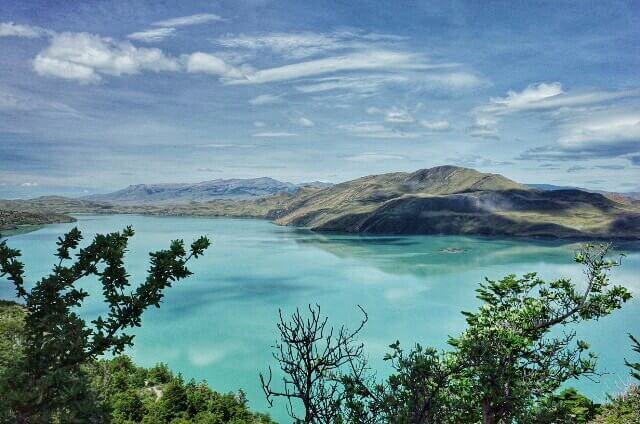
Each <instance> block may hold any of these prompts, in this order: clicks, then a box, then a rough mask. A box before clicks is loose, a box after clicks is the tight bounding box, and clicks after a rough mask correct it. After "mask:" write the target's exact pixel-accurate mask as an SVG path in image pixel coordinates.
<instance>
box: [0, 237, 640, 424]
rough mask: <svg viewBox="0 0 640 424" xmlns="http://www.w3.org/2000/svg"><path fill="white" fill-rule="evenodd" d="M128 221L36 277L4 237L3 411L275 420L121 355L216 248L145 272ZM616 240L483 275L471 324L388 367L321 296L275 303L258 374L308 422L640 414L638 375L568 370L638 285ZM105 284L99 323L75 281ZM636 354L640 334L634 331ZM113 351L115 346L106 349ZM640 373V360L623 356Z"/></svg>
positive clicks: (10, 415) (176, 420)
mask: <svg viewBox="0 0 640 424" xmlns="http://www.w3.org/2000/svg"><path fill="white" fill-rule="evenodd" d="M133 234H134V233H133V230H132V229H131V228H125V229H124V230H123V231H122V232H114V233H110V234H106V235H97V236H96V237H95V238H94V239H93V240H92V242H91V243H89V245H88V246H86V247H84V248H82V249H79V244H80V242H81V241H82V234H81V233H80V231H78V230H77V229H73V230H71V231H70V232H69V233H67V234H66V235H64V236H63V237H60V238H59V240H58V243H57V246H58V249H57V252H56V256H57V259H58V260H57V263H56V264H55V265H54V267H53V271H52V273H51V274H50V275H49V276H47V277H45V278H43V279H41V280H40V281H38V282H37V283H36V284H35V285H34V286H33V287H32V288H30V289H29V287H27V285H26V284H25V280H24V267H23V264H22V263H21V262H20V260H19V258H20V256H21V253H20V252H19V251H17V250H15V249H12V248H10V247H9V246H8V245H7V243H6V241H4V240H3V241H0V277H6V278H7V279H8V280H9V281H10V282H11V283H12V284H13V285H14V287H15V289H16V293H17V295H18V297H19V298H20V299H21V300H22V301H23V302H24V305H19V304H16V303H12V302H6V301H2V302H0V421H1V422H17V423H21V424H23V423H29V424H40V423H56V424H57V423H60V424H62V423H73V422H95V423H109V422H110V423H120V424H124V423H127V424H131V423H147V424H151V423H160V424H181V423H182V424H187V423H208V424H213V423H215V424H218V423H219V424H222V423H235V424H244V423H246V424H249V423H271V422H272V421H271V419H270V418H269V417H268V416H267V415H263V414H256V413H253V412H251V411H250V410H249V409H248V407H247V400H246V398H245V396H244V394H243V393H242V392H239V393H237V394H234V393H229V394H220V393H217V392H215V391H213V390H211V389H210V388H209V387H208V385H207V384H206V382H197V381H195V380H191V381H188V382H185V381H184V379H183V378H182V377H181V376H180V375H175V374H174V373H173V372H171V371H170V370H169V369H168V368H167V366H166V365H163V364H159V365H157V366H155V367H153V368H149V369H145V368H142V367H138V366H136V365H134V364H133V362H132V361H131V359H130V358H128V357H126V356H119V355H121V353H122V352H123V350H124V349H125V348H126V347H127V346H131V345H132V343H133V336H131V335H129V334H127V333H125V332H124V331H126V330H127V329H128V328H131V327H135V326H139V325H140V324H141V317H142V314H143V313H144V311H145V310H146V309H147V308H148V307H150V306H152V305H153V306H156V307H159V304H160V302H161V300H162V297H163V292H164V290H165V289H166V288H168V287H170V286H171V285H172V284H173V283H175V282H177V281H178V280H181V279H183V278H186V277H188V276H189V275H190V271H189V269H188V268H187V263H188V262H189V261H190V260H191V259H192V258H198V257H199V256H201V255H202V254H203V253H204V252H205V250H206V249H207V248H208V247H209V244H210V243H209V240H208V239H207V238H205V237H202V238H199V239H197V240H196V241H194V242H193V243H192V244H191V246H190V249H189V250H187V249H186V248H185V246H184V242H183V241H181V240H176V241H173V242H172V243H171V245H170V247H169V248H168V249H166V250H160V251H157V252H154V253H151V254H150V262H151V265H150V268H149V271H148V275H147V278H146V279H145V280H144V281H143V282H141V283H140V284H137V285H133V284H132V283H131V282H130V281H129V275H128V273H127V271H126V269H125V267H124V261H123V259H124V255H125V253H126V251H127V245H128V241H129V239H130V237H132V236H133ZM608 251H609V246H608V245H585V246H583V248H582V249H580V250H579V251H578V252H577V254H576V257H575V260H576V262H577V263H579V264H581V265H582V266H583V267H584V269H585V277H586V281H584V282H582V284H576V283H574V282H573V281H571V280H569V279H564V278H561V279H558V280H554V281H544V280H542V279H540V278H538V277H537V276H536V274H534V273H532V274H526V275H524V276H522V277H516V276H515V275H509V276H507V277H505V278H503V279H501V280H499V281H491V280H487V281H486V282H485V283H484V284H481V285H480V288H479V289H478V290H477V292H478V295H477V297H478V299H479V300H480V301H481V302H482V304H481V306H480V307H479V308H478V310H477V311H475V312H463V314H464V315H465V317H466V320H467V329H466V330H465V331H464V332H463V333H462V334H460V335H459V336H458V337H455V338H452V339H450V340H449V345H450V346H451V348H450V349H449V350H447V351H438V350H436V349H433V348H429V347H423V346H421V345H416V346H414V347H413V348H412V349H410V350H408V351H405V350H404V349H403V348H402V347H401V345H400V342H395V343H393V344H392V345H390V348H391V352H390V353H389V354H387V355H386V357H385V358H384V359H385V360H386V361H388V362H389V363H390V365H391V368H392V372H391V374H390V375H388V376H387V377H386V378H384V379H382V380H380V379H379V378H378V377H377V375H376V374H375V372H374V371H373V370H371V369H370V367H369V365H368V363H367V360H366V355H365V352H364V345H363V344H362V343H359V342H358V335H359V333H360V331H361V330H362V329H363V327H364V326H365V324H366V323H367V321H368V316H367V314H366V312H365V311H364V310H362V312H363V314H364V318H363V319H362V321H361V322H360V325H359V326H357V327H356V328H355V330H349V329H347V328H346V327H344V326H341V327H337V328H334V327H331V326H329V325H328V318H327V317H323V316H322V314H321V310H320V307H319V306H316V307H311V306H309V308H308V312H307V313H303V312H301V311H300V310H296V312H295V313H294V314H293V315H292V316H291V317H289V318H285V316H284V315H283V314H282V313H281V314H280V322H279V323H278V326H277V327H278V330H279V332H280V339H279V340H278V341H277V343H276V344H275V345H274V349H275V351H274V355H273V356H274V358H275V359H276V361H277V362H278V365H279V366H280V368H281V374H279V375H281V376H282V379H281V380H280V381H281V384H280V385H277V383H276V382H274V381H273V376H274V373H273V372H272V370H271V368H269V371H268V374H264V375H262V374H261V375H260V379H261V382H262V386H263V389H264V392H265V395H266V396H267V400H268V401H269V402H270V403H271V402H274V401H276V400H284V402H285V405H286V406H287V410H288V412H289V414H290V416H291V417H292V418H293V419H294V421H295V422H297V423H305V424H316V423H322V424H340V423H359V424H376V423H381V424H382V423H398V424H405V423H406V424H454V423H455V424H477V423H483V424H507V423H513V424H524V423H532V424H552V423H566V424H579V423H596V424H609V423H623V424H624V423H637V422H638V420H639V419H640V415H639V414H640V394H639V391H638V388H637V387H636V386H630V388H629V389H628V390H627V392H625V393H623V394H620V395H617V396H613V397H611V398H610V400H609V402H607V403H606V404H605V405H597V404H594V403H593V402H592V401H591V400H589V399H587V398H586V397H584V396H582V395H581V394H580V393H578V392H577V391H576V390H574V389H566V390H562V391H560V390H561V389H562V387H563V386H564V385H565V384H566V382H568V381H570V380H571V379H575V378H579V377H583V376H594V375H597V368H596V356H595V354H593V353H592V352H590V350H589V346H588V344H587V343H586V342H584V341H582V340H577V339H576V334H575V332H574V331H573V329H572V326H574V325H575V324H578V323H586V322H589V321H594V320H598V319H600V318H602V317H605V316H607V315H609V314H611V313H612V312H614V311H615V310H617V309H619V308H621V307H622V305H623V304H624V303H625V302H627V301H628V300H629V299H630V298H631V295H630V293H629V292H628V291H627V290H626V289H625V288H624V287H622V286H619V285H612V284H611V283H610V281H609V271H610V270H611V269H612V268H614V267H615V266H617V265H619V262H618V261H615V260H611V259H609V258H608V256H607V255H608ZM90 276H93V277H94V278H95V279H97V281H99V282H100V284H101V286H102V292H103V295H104V299H105V304H106V306H107V309H108V314H107V315H106V316H98V317H96V318H95V319H94V320H92V321H91V325H88V324H87V323H86V322H85V321H84V320H83V319H81V318H80V317H79V316H78V315H77V314H76V312H75V311H76V308H78V307H80V306H81V305H82V303H83V301H84V300H85V299H86V297H87V296H88V293H87V292H86V291H84V290H83V289H82V288H80V287H79V286H78V284H79V281H80V280H82V279H84V278H86V277H90ZM631 340H632V342H633V343H634V349H635V351H636V352H640V346H639V345H638V340H637V339H635V338H633V337H631ZM105 353H112V354H114V355H116V356H115V357H114V358H113V359H100V356H102V355H103V354H105ZM627 365H628V366H629V367H630V370H631V374H632V375H633V376H634V377H636V378H637V377H638V373H637V372H638V363H637V362H629V361H627Z"/></svg>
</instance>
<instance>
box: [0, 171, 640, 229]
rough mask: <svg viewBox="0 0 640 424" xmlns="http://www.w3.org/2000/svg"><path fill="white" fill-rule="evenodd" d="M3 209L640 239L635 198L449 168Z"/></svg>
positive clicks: (150, 188) (144, 191) (149, 189)
mask: <svg viewBox="0 0 640 424" xmlns="http://www.w3.org/2000/svg"><path fill="white" fill-rule="evenodd" d="M0 210H17V211H22V212H40V213H67V214H68V213H77V212H90V213H140V214H150V215H181V216H229V217H255V218H263V219H269V220H272V221H274V222H275V223H277V224H280V225H292V226H299V227H306V228H310V229H312V230H315V231H338V232H347V233H359V234H464V235H490V236H522V237H555V238H567V239H575V238H582V239H629V240H640V202H638V201H633V200H632V199H630V198H629V197H625V196H620V195H618V194H616V193H606V194H600V193H594V192H588V191H583V190H578V189H574V188H564V187H558V186H549V185H544V186H534V187H532V186H528V185H524V184H520V183H517V182H515V181H512V180H510V179H508V178H506V177H504V176H502V175H499V174H487V173H482V172H478V171H476V170H473V169H468V168H461V167H455V166H439V167H435V168H430V169H421V170H418V171H416V172H411V173H407V172H396V173H389V174H381V175H371V176H366V177H362V178H358V179H355V180H352V181H346V182H343V183H340V184H335V185H332V184H326V183H309V184H298V185H296V184H291V183H283V182H280V181H277V180H274V179H271V178H258V179H252V180H215V181H209V182H204V183H198V184H157V185H155V184H154V185H136V186H130V187H128V188H126V189H124V190H120V191H117V192H114V193H110V194H106V195H94V196H87V197H86V198H83V199H69V198H64V197H55V196H50V197H41V198H36V199H30V200H19V201H0Z"/></svg>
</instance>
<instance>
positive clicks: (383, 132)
mask: <svg viewBox="0 0 640 424" xmlns="http://www.w3.org/2000/svg"><path fill="white" fill-rule="evenodd" d="M338 128H340V129H343V130H346V131H348V132H350V133H351V134H353V135H355V136H356V137H368V138H416V137H419V136H421V134H419V133H416V132H407V131H403V130H400V129H397V128H389V127H386V126H384V125H382V124H380V123H377V122H371V121H363V122H358V123H356V124H345V125H340V126H339V127H338Z"/></svg>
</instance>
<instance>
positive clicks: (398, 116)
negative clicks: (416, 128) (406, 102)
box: [384, 107, 415, 124]
mask: <svg viewBox="0 0 640 424" xmlns="http://www.w3.org/2000/svg"><path fill="white" fill-rule="evenodd" d="M384 120H385V122H389V123H393V124H410V123H412V122H414V121H415V119H414V117H413V115H411V112H409V111H408V110H406V109H400V108H397V107H392V108H391V109H389V110H388V111H387V112H386V113H385V117H384Z"/></svg>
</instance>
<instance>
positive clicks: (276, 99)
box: [249, 94, 283, 106]
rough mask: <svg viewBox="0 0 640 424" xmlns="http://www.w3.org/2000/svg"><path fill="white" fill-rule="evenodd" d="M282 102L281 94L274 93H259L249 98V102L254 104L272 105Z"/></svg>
mask: <svg viewBox="0 0 640 424" xmlns="http://www.w3.org/2000/svg"><path fill="white" fill-rule="evenodd" d="M282 102H283V100H282V96H276V95H274V94H261V95H259V96H256V97H254V98H253V99H251V100H249V104H251V105H254V106H262V105H272V104H277V103H282Z"/></svg>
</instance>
